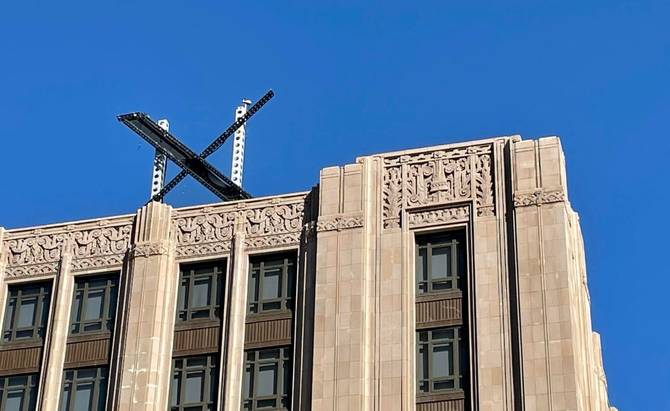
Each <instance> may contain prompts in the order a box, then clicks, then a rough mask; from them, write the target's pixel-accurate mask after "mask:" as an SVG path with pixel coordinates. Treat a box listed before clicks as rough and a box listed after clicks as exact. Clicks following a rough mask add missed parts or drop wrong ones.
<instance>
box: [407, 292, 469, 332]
mask: <svg viewBox="0 0 670 411" xmlns="http://www.w3.org/2000/svg"><path fill="white" fill-rule="evenodd" d="M462 307H463V299H462V298H461V297H456V298H447V299H439V300H437V299H432V300H427V301H417V303H416V310H415V311H416V325H417V327H432V326H446V325H458V324H461V323H462V322H463V311H462Z"/></svg>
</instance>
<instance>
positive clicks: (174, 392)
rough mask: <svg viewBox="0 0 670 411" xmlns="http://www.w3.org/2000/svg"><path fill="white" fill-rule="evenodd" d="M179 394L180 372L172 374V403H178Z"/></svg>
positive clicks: (173, 404)
mask: <svg viewBox="0 0 670 411" xmlns="http://www.w3.org/2000/svg"><path fill="white" fill-rule="evenodd" d="M178 395H179V373H178V372H175V373H174V374H172V382H171V383H170V405H171V406H175V405H177V402H178V401H179V400H178V398H177V397H178Z"/></svg>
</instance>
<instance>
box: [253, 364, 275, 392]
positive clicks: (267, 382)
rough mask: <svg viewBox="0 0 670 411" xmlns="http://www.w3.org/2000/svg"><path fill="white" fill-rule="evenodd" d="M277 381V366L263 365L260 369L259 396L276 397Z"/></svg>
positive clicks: (257, 390) (257, 389)
mask: <svg viewBox="0 0 670 411" xmlns="http://www.w3.org/2000/svg"><path fill="white" fill-rule="evenodd" d="M276 381H277V365H276V364H271V365H263V366H260V367H258V379H257V388H256V395H257V396H265V395H274V394H275V393H276V391H275V382H276Z"/></svg>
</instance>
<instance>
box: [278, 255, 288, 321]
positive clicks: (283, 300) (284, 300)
mask: <svg viewBox="0 0 670 411" xmlns="http://www.w3.org/2000/svg"><path fill="white" fill-rule="evenodd" d="M281 284H282V289H281V293H279V294H280V295H279V298H280V302H279V305H280V307H283V309H287V310H288V308H289V307H288V258H284V266H283V267H282V281H281Z"/></svg>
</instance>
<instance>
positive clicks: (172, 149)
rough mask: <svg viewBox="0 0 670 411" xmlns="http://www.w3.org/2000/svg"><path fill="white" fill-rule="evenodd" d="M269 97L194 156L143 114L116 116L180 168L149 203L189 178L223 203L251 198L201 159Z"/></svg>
mask: <svg viewBox="0 0 670 411" xmlns="http://www.w3.org/2000/svg"><path fill="white" fill-rule="evenodd" d="M273 96H274V92H273V91H272V90H270V91H268V92H267V93H266V94H265V95H264V96H263V97H262V98H261V99H260V100H258V102H256V104H254V105H253V106H252V107H251V108H250V109H249V110H248V111H247V113H246V114H245V115H244V116H242V117H241V118H239V119H238V120H237V121H235V122H234V123H233V124H231V125H230V127H228V128H227V129H226V131H224V132H223V133H222V134H221V135H220V136H219V137H217V138H216V139H215V140H214V141H213V142H212V143H211V144H210V145H209V146H207V148H206V149H205V150H203V152H202V153H200V155H197V154H196V153H195V152H194V151H193V150H191V149H189V148H188V147H187V146H186V145H184V144H182V143H181V142H180V141H179V140H178V139H177V138H176V137H175V136H173V135H172V134H170V133H169V132H167V131H165V130H163V129H162V128H161V127H160V126H159V125H158V124H157V123H156V122H154V121H153V120H151V119H150V118H149V116H148V115H146V114H144V113H129V114H122V115H120V116H118V117H117V118H118V120H119V121H120V122H122V123H123V124H125V125H126V126H128V128H130V129H131V130H133V131H134V132H135V133H137V134H138V135H139V136H140V137H142V138H143V139H144V140H146V141H147V142H148V143H149V144H151V145H152V146H154V147H155V148H156V149H157V150H159V151H160V152H161V153H163V154H165V155H166V156H167V158H169V159H170V160H172V161H173V162H174V163H175V164H177V165H178V166H179V167H181V168H182V171H181V172H180V173H179V174H177V175H176V176H175V177H174V178H173V179H172V180H171V181H170V182H169V183H168V184H166V185H165V187H163V189H162V190H161V191H160V192H159V193H158V194H156V195H155V196H154V197H153V198H152V200H155V201H158V200H160V199H162V198H163V197H164V196H165V194H167V193H168V192H169V191H170V190H172V189H173V188H174V187H175V186H176V185H177V183H179V182H180V181H181V180H183V179H184V178H185V177H186V176H187V175H189V174H190V175H191V176H193V178H195V179H196V180H198V181H199V182H200V183H201V184H202V185H204V186H205V187H207V188H208V189H209V190H210V191H211V192H213V193H214V194H216V195H217V196H218V197H219V198H221V199H222V200H224V201H228V200H239V199H243V198H251V195H250V194H249V193H247V192H246V191H244V190H242V189H241V188H240V187H238V186H237V185H236V184H235V183H233V182H232V181H231V180H230V179H229V178H228V177H226V176H225V175H223V174H222V173H221V172H220V171H219V170H217V169H216V168H214V166H212V165H211V164H210V163H208V162H207V161H205V158H206V157H207V156H209V155H210V154H212V153H214V152H215V151H216V150H217V149H218V148H219V147H221V146H222V145H223V143H224V142H225V141H226V139H227V138H228V137H230V136H231V135H232V134H233V133H235V131H236V130H237V129H238V128H240V127H241V126H242V125H243V124H244V123H245V122H246V121H247V120H248V119H249V118H251V116H253V115H254V114H255V113H256V112H257V111H258V110H259V109H260V108H261V107H263V106H264V105H265V103H267V102H268V101H269V100H270V99H271V98H272V97H273Z"/></svg>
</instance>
